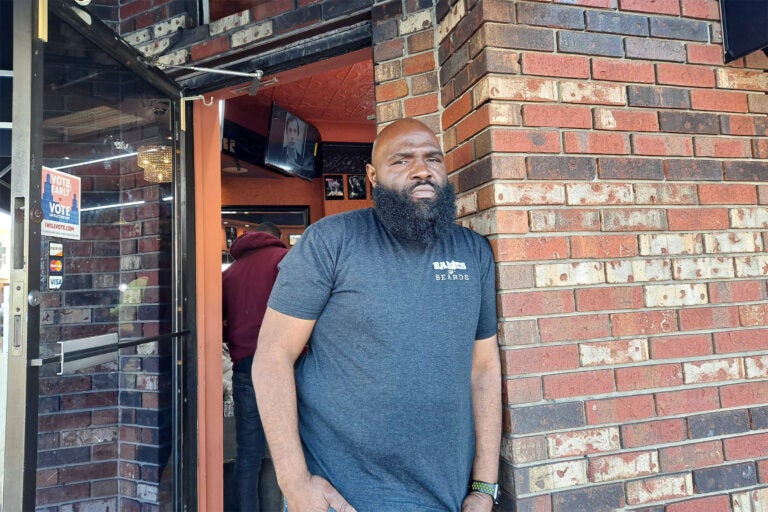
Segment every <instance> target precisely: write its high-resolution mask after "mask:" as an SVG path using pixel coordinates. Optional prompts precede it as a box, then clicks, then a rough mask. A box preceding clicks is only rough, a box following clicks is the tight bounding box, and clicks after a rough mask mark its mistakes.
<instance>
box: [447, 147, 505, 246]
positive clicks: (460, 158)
mask: <svg viewBox="0 0 768 512" xmlns="http://www.w3.org/2000/svg"><path fill="white" fill-rule="evenodd" d="M474 159H475V154H474V147H473V146H472V144H471V143H470V144H462V145H461V146H459V147H457V148H454V149H453V150H452V151H451V152H449V153H448V154H447V155H445V165H446V168H447V169H448V170H449V171H455V170H458V169H461V168H462V167H464V166H465V165H468V164H470V163H472V162H473V161H474ZM500 233H503V231H500Z"/></svg>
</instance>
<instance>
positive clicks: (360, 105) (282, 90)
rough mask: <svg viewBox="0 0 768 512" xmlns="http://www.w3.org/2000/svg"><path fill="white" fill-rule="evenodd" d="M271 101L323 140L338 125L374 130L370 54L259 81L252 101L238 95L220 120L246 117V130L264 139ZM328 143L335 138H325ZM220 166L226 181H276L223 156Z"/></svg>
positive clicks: (265, 172) (269, 173)
mask: <svg viewBox="0 0 768 512" xmlns="http://www.w3.org/2000/svg"><path fill="white" fill-rule="evenodd" d="M248 88H250V86H249V85H248V84H244V85H242V86H240V87H239V88H238V87H235V88H233V89H234V90H235V91H238V90H247V89H248ZM273 102H274V103H277V104H278V105H280V106H281V107H283V108H285V109H286V110H288V111H290V112H292V113H294V114H296V115H297V116H298V117H300V118H301V119H304V120H305V121H308V122H310V123H312V124H314V125H315V126H317V127H318V128H319V129H320V132H321V136H322V137H324V138H327V137H328V133H324V132H325V131H326V129H327V130H330V129H332V128H333V127H336V128H337V129H338V127H341V126H343V125H351V126H355V127H360V126H362V125H370V126H373V127H374V129H375V124H376V121H375V114H374V113H375V97H374V83H373V60H372V58H371V57H370V52H369V53H368V54H367V57H366V58H364V59H362V60H361V59H360V58H357V57H354V56H353V57H348V58H343V59H341V60H328V61H324V62H320V63H316V64H313V65H310V66H306V67H304V68H299V69H296V70H291V71H288V72H285V73H281V74H279V75H277V76H275V77H264V80H263V81H262V85H261V86H260V87H259V89H258V91H257V93H256V94H255V95H254V96H249V95H248V94H243V95H240V96H237V97H235V98H232V99H228V100H227V101H226V110H225V117H227V118H228V119H232V118H233V117H235V120H236V122H237V121H240V120H242V118H243V116H247V117H248V118H249V119H251V120H252V122H250V123H247V124H248V125H250V126H251V127H253V126H260V130H257V131H259V132H261V133H262V134H266V133H267V125H268V121H269V116H270V111H271V107H272V103H273ZM233 112H234V114H231V113H233ZM347 130H349V126H348V127H347ZM352 130H355V128H352ZM331 140H339V139H338V138H336V139H334V138H333V137H331ZM221 166H222V172H223V174H224V175H229V176H232V175H237V176H240V177H252V178H278V177H279V176H280V175H279V174H278V173H276V172H275V171H271V170H268V169H263V168H261V167H258V166H256V165H252V164H246V163H243V162H234V161H233V160H232V159H231V157H229V156H227V155H224V154H222V164H221Z"/></svg>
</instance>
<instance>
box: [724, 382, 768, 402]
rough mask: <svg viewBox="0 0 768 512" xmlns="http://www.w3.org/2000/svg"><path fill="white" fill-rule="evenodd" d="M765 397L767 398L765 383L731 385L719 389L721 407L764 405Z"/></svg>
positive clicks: (767, 389)
mask: <svg viewBox="0 0 768 512" xmlns="http://www.w3.org/2000/svg"><path fill="white" fill-rule="evenodd" d="M766 396H768V382H767V381H762V382H749V383H746V384H733V385H730V386H723V387H722V388H720V400H721V401H722V404H723V405H722V406H723V407H743V406H747V405H755V404H764V403H765V397H766Z"/></svg>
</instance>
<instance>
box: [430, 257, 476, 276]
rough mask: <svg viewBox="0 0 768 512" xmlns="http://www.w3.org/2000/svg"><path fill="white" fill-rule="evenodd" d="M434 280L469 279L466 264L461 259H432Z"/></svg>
mask: <svg viewBox="0 0 768 512" xmlns="http://www.w3.org/2000/svg"><path fill="white" fill-rule="evenodd" d="M432 267H433V269H434V270H435V281H469V273H468V272H462V271H466V270H467V264H466V263H464V262H463V261H433V262H432Z"/></svg>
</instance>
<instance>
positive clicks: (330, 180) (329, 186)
mask: <svg viewBox="0 0 768 512" xmlns="http://www.w3.org/2000/svg"><path fill="white" fill-rule="evenodd" d="M323 182H324V183H325V198H326V199H328V200H334V199H344V176H342V175H341V174H326V175H325V176H324V177H323Z"/></svg>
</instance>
